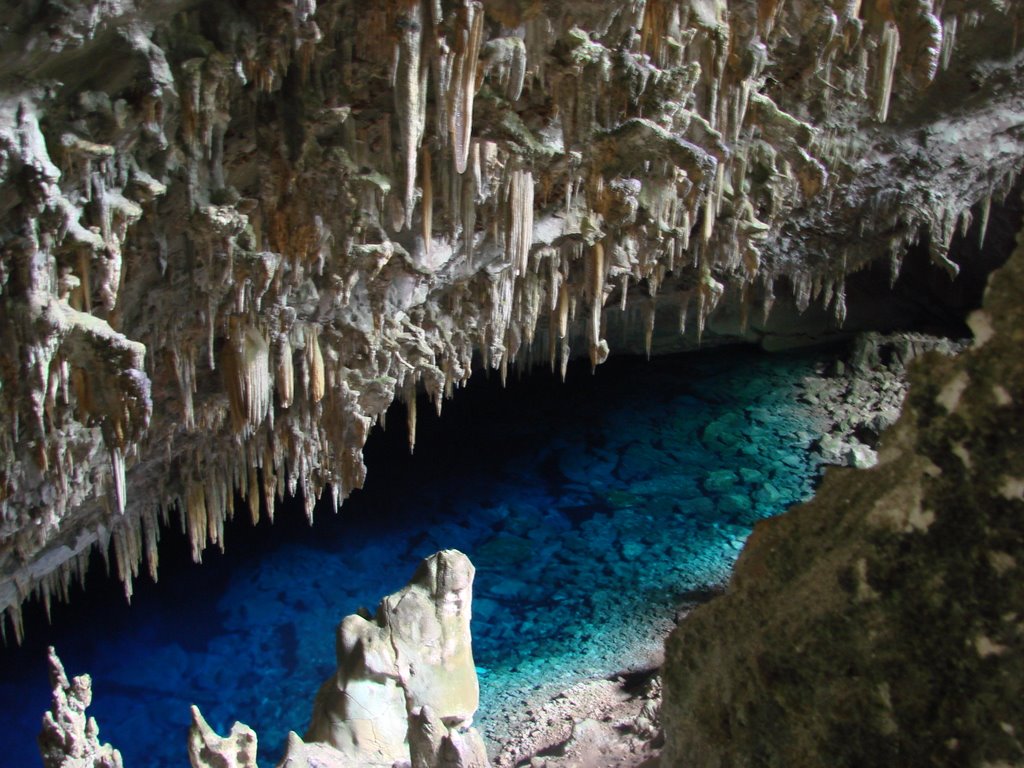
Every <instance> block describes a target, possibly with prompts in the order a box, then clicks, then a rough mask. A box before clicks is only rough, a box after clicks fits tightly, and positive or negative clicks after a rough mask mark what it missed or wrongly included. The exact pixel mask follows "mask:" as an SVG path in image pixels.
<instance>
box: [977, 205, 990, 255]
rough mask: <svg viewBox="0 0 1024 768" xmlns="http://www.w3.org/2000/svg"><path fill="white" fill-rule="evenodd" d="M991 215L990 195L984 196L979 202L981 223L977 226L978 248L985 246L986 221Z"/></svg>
mask: <svg viewBox="0 0 1024 768" xmlns="http://www.w3.org/2000/svg"><path fill="white" fill-rule="evenodd" d="M991 213H992V195H986V196H985V198H984V199H983V200H982V201H981V222H980V224H979V225H978V248H979V249H980V248H983V247H984V246H985V235H986V234H987V233H988V220H989V217H990V215H991Z"/></svg>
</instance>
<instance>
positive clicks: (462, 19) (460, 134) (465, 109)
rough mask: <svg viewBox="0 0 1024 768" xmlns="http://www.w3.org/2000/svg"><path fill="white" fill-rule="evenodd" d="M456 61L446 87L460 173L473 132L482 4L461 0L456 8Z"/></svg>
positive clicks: (482, 17)
mask: <svg viewBox="0 0 1024 768" xmlns="http://www.w3.org/2000/svg"><path fill="white" fill-rule="evenodd" d="M458 18H459V26H458V31H457V33H456V34H457V39H456V40H455V45H454V49H455V64H454V67H453V72H452V87H451V89H450V90H449V92H448V93H449V103H448V120H449V130H450V133H451V138H452V152H453V154H454V159H455V172H456V173H459V174H463V173H465V172H466V167H467V165H468V163H469V150H470V145H471V143H472V134H473V101H474V99H475V98H476V85H477V83H476V75H477V61H478V59H479V58H480V46H481V45H483V38H484V9H483V5H482V4H481V3H479V2H475V1H474V0H463V1H462V3H461V4H460V6H459V10H458Z"/></svg>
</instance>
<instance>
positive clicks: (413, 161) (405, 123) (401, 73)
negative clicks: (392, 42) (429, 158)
mask: <svg viewBox="0 0 1024 768" xmlns="http://www.w3.org/2000/svg"><path fill="white" fill-rule="evenodd" d="M397 2H398V6H399V10H398V26H399V29H400V31H399V35H398V46H397V50H396V55H397V58H398V61H397V64H396V66H395V72H396V76H395V113H396V115H397V117H398V131H399V135H400V136H401V152H402V158H403V166H404V171H405V173H404V178H405V196H404V203H405V207H404V211H405V226H406V228H408V227H411V226H412V217H413V211H414V209H415V205H416V171H417V167H416V166H417V152H418V150H419V146H420V142H421V141H422V140H423V120H422V112H423V99H424V97H425V94H424V92H423V84H422V82H421V80H422V77H421V71H420V59H421V51H420V49H421V46H422V41H423V3H422V1H421V0H397ZM422 74H423V75H425V74H426V72H425V71H424V72H423V73H422Z"/></svg>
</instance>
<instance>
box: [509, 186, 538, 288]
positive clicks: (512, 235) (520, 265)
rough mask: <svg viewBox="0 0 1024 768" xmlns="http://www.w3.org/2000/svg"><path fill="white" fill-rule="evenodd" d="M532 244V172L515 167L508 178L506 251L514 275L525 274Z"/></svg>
mask: <svg viewBox="0 0 1024 768" xmlns="http://www.w3.org/2000/svg"><path fill="white" fill-rule="evenodd" d="M532 244H533V174H532V173H531V172H530V171H527V170H522V169H516V170H514V171H513V172H512V174H511V176H510V178H509V192H508V239H507V241H506V245H505V248H506V252H507V255H508V260H509V263H510V264H512V269H513V270H514V274H515V275H516V276H522V275H525V274H526V268H527V265H528V263H529V259H530V247H531V246H532Z"/></svg>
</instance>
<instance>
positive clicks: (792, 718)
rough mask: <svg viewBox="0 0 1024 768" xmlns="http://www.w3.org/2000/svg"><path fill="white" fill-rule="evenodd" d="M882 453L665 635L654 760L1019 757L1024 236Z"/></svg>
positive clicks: (917, 377) (760, 548)
mask: <svg viewBox="0 0 1024 768" xmlns="http://www.w3.org/2000/svg"><path fill="white" fill-rule="evenodd" d="M1018 243H1019V245H1018V248H1017V250H1016V252H1015V253H1014V255H1013V256H1012V257H1011V259H1010V261H1009V262H1008V264H1007V265H1006V266H1005V267H1004V268H1003V269H1000V270H999V271H997V272H995V273H994V274H993V275H992V277H991V279H990V282H989V287H988V290H987V293H986V297H985V303H984V307H983V309H981V310H979V311H977V312H976V313H974V314H973V315H972V316H971V317H970V319H969V322H970V326H971V329H972V330H973V332H974V341H973V344H972V346H971V347H970V348H969V349H968V350H967V351H965V352H963V353H962V354H961V355H959V356H958V357H955V358H947V357H943V356H941V355H938V354H934V353H930V354H928V355H925V356H923V357H922V359H921V360H920V361H919V363H918V364H915V365H914V366H912V367H911V370H910V380H911V381H910V391H909V395H908V398H907V401H906V405H905V409H904V412H903V414H902V416H901V417H900V419H899V421H898V422H897V423H896V425H895V426H894V427H893V428H892V429H891V430H890V431H889V432H887V433H886V434H885V435H884V436H883V440H882V443H881V446H880V449H879V463H878V465H877V466H876V467H875V468H873V469H871V470H867V471H854V470H847V469H842V470H835V471H830V472H828V473H827V474H826V476H825V480H824V483H823V484H822V486H821V488H820V490H819V492H818V493H817V495H816V497H815V498H814V499H813V500H812V501H811V502H809V503H807V504H804V505H801V506H800V507H797V508H795V509H793V510H791V511H790V512H788V513H786V514H785V515H783V516H781V517H779V518H776V519H773V520H771V521H768V522H764V523H761V524H759V525H758V526H757V527H756V528H755V530H754V534H753V535H752V536H751V538H750V539H749V541H748V544H747V547H746V549H745V550H744V551H743V553H742V555H741V557H740V560H739V562H738V563H737V566H736V570H735V573H734V576H733V579H732V582H731V585H730V587H729V590H728V592H727V593H726V595H725V596H723V597H721V598H719V599H716V600H714V601H712V602H711V603H709V604H707V605H705V606H703V607H701V608H699V609H697V610H696V611H695V612H694V613H693V614H692V615H691V616H690V617H689V618H688V619H687V620H686V621H685V622H683V623H682V624H681V625H680V626H679V628H678V629H677V630H676V631H675V632H674V633H673V635H672V636H671V638H670V640H669V642H668V644H667V651H666V661H665V667H664V680H665V687H664V694H665V695H664V703H663V708H662V725H663V727H664V729H665V737H666V745H665V749H664V752H663V755H662V763H661V764H662V765H664V766H669V767H674V766H686V767H687V768H701V767H702V766H727V765H728V766H752V765H758V766H794V765H846V766H852V765H915V766H917V765H949V766H962V765H978V766H981V765H988V766H995V765H1018V764H1020V763H1021V762H1022V761H1024V747H1022V744H1021V733H1020V729H1021V723H1024V697H1022V690H1021V685H1022V682H1021V681H1022V680H1024V624H1022V623H1021V607H1022V606H1024V582H1022V580H1021V578H1020V574H1019V569H1020V564H1021V563H1022V562H1024V540H1022V538H1021V520H1022V515H1024V480H1022V478H1024V451H1022V447H1024V442H1022V440H1021V425H1022V424H1024V357H1022V356H1021V354H1020V344H1021V339H1022V334H1024V307H1022V305H1021V301H1020V298H1021V296H1022V295H1024V233H1022V234H1021V235H1020V236H1018Z"/></svg>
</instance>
